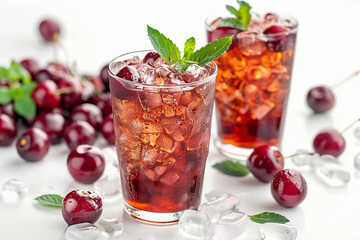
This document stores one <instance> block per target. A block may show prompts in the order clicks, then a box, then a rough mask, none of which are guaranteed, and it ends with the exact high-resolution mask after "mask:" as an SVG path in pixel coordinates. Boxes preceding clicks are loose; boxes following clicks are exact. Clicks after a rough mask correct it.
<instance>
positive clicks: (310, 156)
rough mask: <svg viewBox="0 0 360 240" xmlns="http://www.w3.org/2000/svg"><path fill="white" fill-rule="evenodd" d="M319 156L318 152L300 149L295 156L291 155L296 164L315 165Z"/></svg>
mask: <svg viewBox="0 0 360 240" xmlns="http://www.w3.org/2000/svg"><path fill="white" fill-rule="evenodd" d="M319 157H320V155H319V154H318V153H310V152H309V151H307V150H304V149H298V150H296V153H295V156H293V157H291V160H292V162H293V163H294V164H295V165H296V166H313V165H314V164H315V161H316V159H317V158H319Z"/></svg>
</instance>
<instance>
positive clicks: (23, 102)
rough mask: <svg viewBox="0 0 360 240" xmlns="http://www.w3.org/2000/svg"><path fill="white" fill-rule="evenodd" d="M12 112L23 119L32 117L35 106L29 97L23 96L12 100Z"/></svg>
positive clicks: (34, 113) (34, 112)
mask: <svg viewBox="0 0 360 240" xmlns="http://www.w3.org/2000/svg"><path fill="white" fill-rule="evenodd" d="M14 110H15V112H16V113H17V114H19V115H21V116H23V117H34V116H35V115H36V105H35V102H34V100H33V99H32V97H31V96H30V95H23V96H22V97H20V98H16V99H14Z"/></svg>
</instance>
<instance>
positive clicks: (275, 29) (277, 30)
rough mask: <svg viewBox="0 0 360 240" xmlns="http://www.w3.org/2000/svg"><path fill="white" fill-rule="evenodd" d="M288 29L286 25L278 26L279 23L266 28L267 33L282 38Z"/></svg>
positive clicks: (265, 32)
mask: <svg viewBox="0 0 360 240" xmlns="http://www.w3.org/2000/svg"><path fill="white" fill-rule="evenodd" d="M287 31H288V30H287V29H286V28H284V27H281V26H278V25H272V26H270V27H268V28H267V29H265V30H264V34H265V35H274V38H275V39H281V38H284V37H285V36H286V32H287ZM281 33H283V34H281Z"/></svg>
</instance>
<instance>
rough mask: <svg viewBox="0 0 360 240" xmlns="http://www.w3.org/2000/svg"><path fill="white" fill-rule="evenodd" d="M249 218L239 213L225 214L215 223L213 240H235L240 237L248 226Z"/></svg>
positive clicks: (235, 211)
mask: <svg viewBox="0 0 360 240" xmlns="http://www.w3.org/2000/svg"><path fill="white" fill-rule="evenodd" d="M248 222H249V217H248V216H247V215H246V214H245V213H243V212H240V211H237V210H231V211H227V212H225V213H224V214H223V215H221V217H220V218H219V220H218V221H217V222H216V223H215V227H214V239H217V240H235V239H237V238H238V237H239V236H240V235H242V234H243V233H244V232H245V231H246V229H247V226H248Z"/></svg>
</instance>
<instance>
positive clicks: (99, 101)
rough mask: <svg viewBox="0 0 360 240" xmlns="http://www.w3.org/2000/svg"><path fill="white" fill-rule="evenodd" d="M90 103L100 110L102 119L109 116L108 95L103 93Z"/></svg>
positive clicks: (109, 99)
mask: <svg viewBox="0 0 360 240" xmlns="http://www.w3.org/2000/svg"><path fill="white" fill-rule="evenodd" d="M91 103H92V104H95V105H96V106H97V107H98V108H100V110H101V112H102V114H103V117H104V118H105V117H106V116H109V114H111V113H112V102H111V95H110V93H104V94H101V95H99V96H96V97H93V98H92V99H91Z"/></svg>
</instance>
